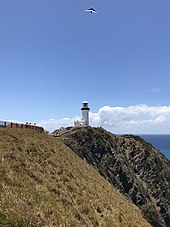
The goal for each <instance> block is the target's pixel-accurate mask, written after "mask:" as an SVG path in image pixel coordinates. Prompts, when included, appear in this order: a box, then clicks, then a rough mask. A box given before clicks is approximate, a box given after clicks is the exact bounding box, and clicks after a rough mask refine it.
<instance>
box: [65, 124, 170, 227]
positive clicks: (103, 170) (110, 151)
mask: <svg viewBox="0 0 170 227" xmlns="http://www.w3.org/2000/svg"><path fill="white" fill-rule="evenodd" d="M62 138H63V139H64V142H65V144H66V145H67V146H69V147H70V148H71V149H72V150H74V151H75V153H76V154H77V155H79V156H80V157H81V158H82V159H84V160H86V161H87V162H88V163H89V164H90V165H92V166H93V167H94V168H96V169H97V170H98V171H99V172H100V174H101V175H103V176H104V177H105V178H106V179H107V180H108V181H109V182H110V183H111V184H112V185H114V186H115V187H116V188H117V189H118V190H119V191H120V192H121V193H123V194H124V195H126V196H127V197H129V198H130V199H131V200H132V201H133V203H134V204H136V205H137V206H138V207H139V208H140V209H141V210H142V213H143V215H144V216H145V218H146V219H147V220H148V221H149V222H150V223H151V224H152V225H153V226H155V227H159V226H170V162H169V160H168V159H167V158H166V157H165V156H164V155H163V154H161V153H160V152H159V151H158V150H156V149H155V148H154V147H153V146H152V145H151V144H149V143H147V142H145V141H144V140H143V139H141V138H140V137H138V136H133V135H124V136H117V135H114V134H111V133H109V132H107V131H106V130H104V129H102V128H91V127H84V128H73V129H71V130H70V132H67V133H66V134H64V135H63V136H62Z"/></svg>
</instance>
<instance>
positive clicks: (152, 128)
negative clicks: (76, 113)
mask: <svg viewBox="0 0 170 227" xmlns="http://www.w3.org/2000/svg"><path fill="white" fill-rule="evenodd" d="M76 119H78V117H75V118H62V119H49V120H44V121H41V122H39V124H40V125H42V126H43V127H44V128H45V129H47V130H50V131H53V130H55V129H56V128H59V127H62V126H63V127H66V126H73V122H74V120H76ZM90 124H91V126H94V127H99V126H101V127H103V128H105V129H107V130H109V131H111V132H113V133H117V134H122V133H123V134H124V133H133V134H144V133H154V134H159V133H160V134H161V133H170V106H147V105H135V106H128V107H111V106H104V107H102V108H100V109H99V111H98V112H97V113H92V112H90Z"/></svg>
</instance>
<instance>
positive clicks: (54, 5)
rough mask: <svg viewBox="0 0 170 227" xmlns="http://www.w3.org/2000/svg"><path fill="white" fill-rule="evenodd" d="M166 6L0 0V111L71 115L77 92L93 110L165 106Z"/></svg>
mask: <svg viewBox="0 0 170 227" xmlns="http://www.w3.org/2000/svg"><path fill="white" fill-rule="evenodd" d="M90 7H93V8H95V9H96V10H97V11H98V14H90V13H87V12H85V11H84V10H85V9H87V8H90ZM169 12H170V1H169V0H164V1H160V0H159V1H158V0H141V1H136V0H128V1H127V0H108V1H103V0H85V1H84V0H72V1H68V0H67V1H66V0H62V1H59V0H24V1H23V0H5V1H0V103H1V109H0V119H7V120H8V119H15V120H18V121H23V122H25V121H29V122H48V120H49V119H55V120H56V121H58V120H60V119H63V118H69V119H73V118H75V117H76V116H79V115H80V106H81V103H82V101H83V99H84V98H87V99H88V100H89V103H90V107H91V111H92V113H94V114H95V113H99V111H100V109H101V108H103V107H104V106H109V107H110V108H112V107H123V108H125V109H127V110H128V107H130V106H134V107H137V106H139V105H141V104H143V105H147V106H148V108H150V107H155V108H156V107H160V106H162V107H165V106H167V107H169V105H170V103H169V97H170V89H169V85H170V29H169V25H170V14H169ZM112 110H113V109H112ZM168 111H169V109H168ZM168 113H169V112H168ZM151 115H152V116H153V114H151ZM109 116H110V115H109ZM140 116H141V118H140V119H141V120H143V115H140ZM161 116H162V115H161ZM166 116H168V114H167V115H166ZM112 117H113V116H112ZM114 117H115V116H114ZM157 117H159V116H157ZM131 120H133V115H132V116H131ZM165 121H167V118H166V119H165ZM61 122H62V121H61ZM56 126H57V124H56V125H55V127H56ZM102 126H103V124H102ZM46 127H47V128H48V127H49V126H48V124H47V125H46ZM112 127H113V128H114V125H112ZM159 127H162V125H161V124H160V125H159ZM106 128H107V127H106ZM109 129H110V128H109ZM110 130H112V128H111V129H110ZM129 130H130V132H131V131H132V132H133V128H131V129H129ZM155 130H156V128H155ZM157 130H158V131H159V128H158V129H157ZM161 130H162V133H163V132H166V133H167V132H169V133H170V130H169V131H168V129H166V130H165V128H164V127H163V128H162V129H161ZM112 131H114V129H113V130H112ZM134 132H135V130H134ZM142 132H145V128H143V131H142ZM147 132H148V131H147ZM155 132H157V131H155Z"/></svg>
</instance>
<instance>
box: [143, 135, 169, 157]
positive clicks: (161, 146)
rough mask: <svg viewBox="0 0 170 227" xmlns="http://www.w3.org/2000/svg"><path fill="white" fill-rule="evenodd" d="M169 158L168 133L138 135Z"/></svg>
mask: <svg viewBox="0 0 170 227" xmlns="http://www.w3.org/2000/svg"><path fill="white" fill-rule="evenodd" d="M140 137H142V138H143V139H144V140H145V141H147V142H149V143H151V144H152V145H153V146H154V147H155V148H157V149H158V150H160V151H161V152H162V153H163V154H164V155H165V156H166V157H167V158H168V159H169V160H170V135H140Z"/></svg>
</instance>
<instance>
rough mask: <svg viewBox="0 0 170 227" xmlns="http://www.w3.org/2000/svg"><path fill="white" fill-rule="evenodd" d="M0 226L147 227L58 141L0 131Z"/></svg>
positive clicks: (131, 207) (132, 208)
mask: <svg viewBox="0 0 170 227" xmlns="http://www.w3.org/2000/svg"><path fill="white" fill-rule="evenodd" d="M0 226H24V227H25V226H70V227H71V226H73V227H75V226H102V227H106V226H108V227H109V226H110V227H117V226H122V227H132V226H133V227H138V226H141V227H145V226H150V225H149V224H148V223H147V222H146V221H145V220H144V219H143V218H142V215H141V212H140V211H139V209H138V208H137V207H136V206H134V205H133V204H131V203H130V202H129V201H128V200H127V198H125V197H124V196H122V195H121V194H120V193H118V192H117V191H116V190H115V189H114V188H113V187H112V186H111V185H110V184H109V183H108V182H107V181H106V180H105V179H104V178H103V177H102V176H100V175H99V173H98V172H97V171H96V170H94V169H93V168H92V167H90V166H89V165H88V164H86V163H85V162H84V161H82V160H81V159H80V158H79V157H78V156H76V154H75V153H74V152H73V151H72V150H70V149H69V148H68V147H66V146H65V145H64V144H63V143H62V142H61V141H59V140H58V139H56V138H52V137H51V136H49V135H46V134H45V133H40V132H33V131H31V130H26V129H25V130H22V129H0Z"/></svg>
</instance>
